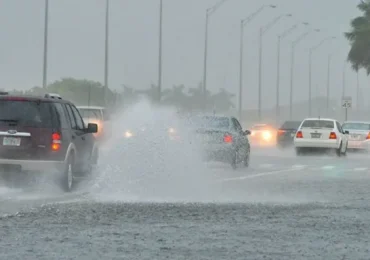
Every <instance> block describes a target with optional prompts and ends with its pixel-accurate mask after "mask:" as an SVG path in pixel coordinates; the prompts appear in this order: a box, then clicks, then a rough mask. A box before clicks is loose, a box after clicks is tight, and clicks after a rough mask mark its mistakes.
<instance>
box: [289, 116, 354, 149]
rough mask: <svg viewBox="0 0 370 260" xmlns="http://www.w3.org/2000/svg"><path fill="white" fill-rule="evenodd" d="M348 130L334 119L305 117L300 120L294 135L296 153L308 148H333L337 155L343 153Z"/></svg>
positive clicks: (346, 144)
mask: <svg viewBox="0 0 370 260" xmlns="http://www.w3.org/2000/svg"><path fill="white" fill-rule="evenodd" d="M348 134H349V132H348V131H344V130H343V129H342V126H341V125H340V123H339V122H338V121H337V120H335V119H328V118H307V119H305V120H303V121H302V123H301V125H300V126H299V128H298V130H297V132H296V135H295V137H294V147H295V149H296V152H297V155H300V154H301V153H302V152H304V151H305V150H308V149H310V148H319V149H333V150H335V151H336V153H337V155H338V156H341V155H345V154H346V152H347V146H348V136H347V135H348Z"/></svg>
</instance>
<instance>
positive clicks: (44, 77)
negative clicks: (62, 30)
mask: <svg viewBox="0 0 370 260" xmlns="http://www.w3.org/2000/svg"><path fill="white" fill-rule="evenodd" d="M48 27H49V0H45V21H44V61H43V70H42V87H43V88H46V86H47V67H48V29H49V28H48Z"/></svg>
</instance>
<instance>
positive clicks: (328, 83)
mask: <svg viewBox="0 0 370 260" xmlns="http://www.w3.org/2000/svg"><path fill="white" fill-rule="evenodd" d="M331 59H332V54H329V56H328V71H327V78H326V115H327V116H328V117H329V116H330V115H329V103H330V65H331Z"/></svg>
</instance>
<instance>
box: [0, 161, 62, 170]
mask: <svg viewBox="0 0 370 260" xmlns="http://www.w3.org/2000/svg"><path fill="white" fill-rule="evenodd" d="M64 166H65V163H64V162H63V161H36V160H11V159H0V167H18V168H19V169H20V170H21V171H37V172H44V171H63V169H64Z"/></svg>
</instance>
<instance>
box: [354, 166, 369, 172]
mask: <svg viewBox="0 0 370 260" xmlns="http://www.w3.org/2000/svg"><path fill="white" fill-rule="evenodd" d="M367 169H368V168H365V167H364V168H354V169H353V170H354V171H355V172H361V171H366V170H367Z"/></svg>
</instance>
